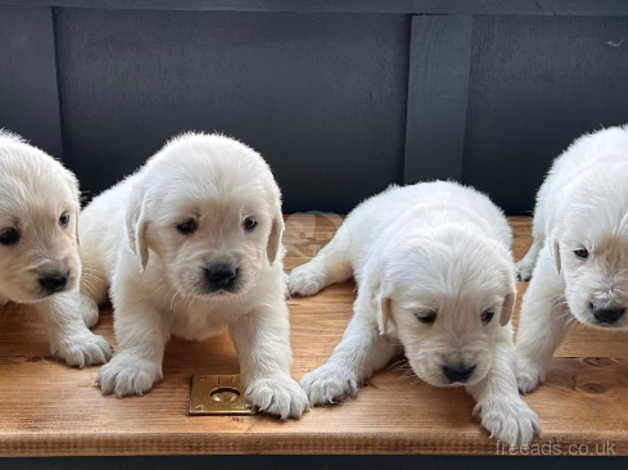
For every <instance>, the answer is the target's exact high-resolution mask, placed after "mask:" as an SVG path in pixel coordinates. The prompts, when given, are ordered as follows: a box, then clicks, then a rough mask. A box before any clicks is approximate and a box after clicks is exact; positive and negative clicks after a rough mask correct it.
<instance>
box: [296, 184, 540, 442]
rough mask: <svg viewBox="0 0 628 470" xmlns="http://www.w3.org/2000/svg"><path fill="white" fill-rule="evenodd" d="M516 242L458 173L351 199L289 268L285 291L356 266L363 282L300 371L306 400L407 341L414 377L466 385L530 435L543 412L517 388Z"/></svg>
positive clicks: (493, 424) (515, 433)
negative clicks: (319, 240)
mask: <svg viewBox="0 0 628 470" xmlns="http://www.w3.org/2000/svg"><path fill="white" fill-rule="evenodd" d="M510 245H511V231H510V227H509V226H508V223H507V221H506V218H505V217H504V215H503V214H502V212H501V211H500V210H499V209H498V208H497V207H496V206H495V205H494V204H493V203H492V202H491V201H490V200H489V198H488V197H486V196H484V195H483V194H480V193H479V192H477V191H475V190H473V189H471V188H467V187H464V186H461V185H458V184H456V183H452V182H433V183H419V184H416V185H413V186H405V187H396V186H393V187H391V188H389V189H387V190H386V191H384V192H382V193H380V194H378V195H376V196H374V197H372V198H370V199H368V200H366V201H365V202H363V203H362V204H360V205H359V206H358V207H356V208H355V209H354V210H353V211H352V212H351V213H350V214H349V215H348V216H347V218H346V220H345V222H344V224H343V225H342V226H341V227H340V228H339V230H338V232H337V233H336V235H335V236H334V238H333V239H332V240H331V242H329V244H327V245H326V246H325V247H324V248H323V249H322V250H321V251H320V252H319V253H318V254H317V255H316V257H314V258H313V259H312V260H311V261H309V262H308V263H306V264H305V265H302V266H299V267H297V268H295V269H294V270H293V271H292V273H291V274H290V278H289V288H290V292H291V293H292V294H300V295H312V294H315V293H316V292H318V291H319V290H320V289H322V288H324V287H325V286H327V285H329V284H332V283H336V282H342V281H344V280H345V279H347V278H349V277H350V276H351V275H352V274H353V275H354V277H355V279H356V283H357V285H358V295H357V299H356V301H355V304H354V313H353V318H352V319H351V322H350V323H349V326H348V327H347V330H346V331H345V333H344V336H343V338H342V340H341V341H340V343H339V344H338V345H337V346H336V348H335V350H334V352H333V353H332V355H331V357H330V358H329V360H328V362H327V363H326V364H324V365H323V366H322V367H320V368H318V369H316V370H314V371H312V372H309V373H308V374H306V375H305V376H304V377H303V379H302V381H301V385H302V386H303V388H304V389H305V391H306V392H307V394H308V396H309V399H310V402H311V404H313V405H320V404H330V403H334V402H336V401H338V400H340V399H341V398H343V397H344V396H346V395H353V394H355V393H357V390H358V387H359V385H360V384H361V383H363V382H365V381H366V380H367V379H368V378H369V377H371V375H372V374H373V373H374V372H375V371H376V370H378V369H380V368H382V367H384V366H385V365H386V364H387V363H388V362H389V361H390V360H391V359H392V358H393V357H394V356H395V355H397V354H399V353H400V352H401V351H400V349H401V348H400V347H399V343H400V345H401V346H402V349H403V351H404V352H405V356H406V357H407V358H408V361H409V364H410V366H411V368H412V370H413V371H414V372H415V373H416V375H417V376H418V377H419V378H421V379H422V380H424V381H425V382H427V383H429V384H431V385H435V386H441V387H446V386H461V385H462V386H465V387H466V390H467V391H468V392H469V393H470V394H471V395H472V396H473V397H474V398H475V400H476V402H477V404H476V407H475V409H474V412H476V413H479V415H480V417H481V422H482V425H483V426H484V427H485V428H486V429H487V430H488V431H489V432H490V433H491V435H492V436H493V437H495V438H497V439H500V440H502V441H505V442H509V443H512V444H527V443H528V442H529V441H530V440H531V439H532V438H533V436H534V434H535V433H536V432H538V431H539V423H538V417H537V415H536V414H535V413H534V412H533V411H532V410H531V409H530V408H529V407H528V405H527V404H526V403H525V402H524V401H523V400H522V399H521V397H520V396H519V392H518V390H517V382H516V377H515V357H514V346H513V341H512V328H511V325H510V317H511V314H512V310H513V306H514V302H515V296H516V291H515V277H514V264H513V261H512V255H511V253H510Z"/></svg>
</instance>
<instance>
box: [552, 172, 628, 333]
mask: <svg viewBox="0 0 628 470" xmlns="http://www.w3.org/2000/svg"><path fill="white" fill-rule="evenodd" d="M595 170H596V172H595V173H593V174H590V175H583V177H581V178H579V179H578V180H576V181H574V182H573V183H572V184H570V185H568V186H567V188H565V194H566V195H568V196H567V197H565V201H564V203H563V204H562V205H561V206H560V207H559V210H558V211H557V213H558V216H557V217H558V220H557V224H556V225H555V229H554V231H553V233H552V234H550V239H549V243H550V245H549V247H550V250H551V251H552V254H553V256H554V261H555V265H556V269H557V270H558V272H559V273H561V274H562V276H563V279H564V282H565V299H566V301H567V304H568V306H569V310H570V311H571V313H572V315H573V316H574V317H575V318H576V319H577V320H579V321H580V322H582V323H585V324H588V325H591V326H597V327H606V328H618V329H624V330H625V329H628V317H627V315H626V314H625V311H626V308H628V190H627V189H626V180H627V179H628V165H623V164H622V165H615V164H611V165H609V166H607V167H605V168H596V169H595Z"/></svg>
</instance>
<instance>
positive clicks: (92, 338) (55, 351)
mask: <svg viewBox="0 0 628 470" xmlns="http://www.w3.org/2000/svg"><path fill="white" fill-rule="evenodd" d="M50 353H51V354H52V355H53V356H55V357H58V358H61V359H63V360H64V361H65V362H66V364H68V365H70V366H73V367H80V368H83V367H85V366H91V365H96V364H104V363H105V362H107V361H108V360H109V359H110V358H111V355H112V354H113V350H112V349H111V346H110V345H109V343H108V342H107V340H106V339H105V338H103V337H102V336H98V335H95V334H94V333H92V332H91V331H89V330H87V329H85V331H81V332H79V333H75V334H72V335H70V336H67V337H64V338H60V339H58V340H52V341H51V342H50Z"/></svg>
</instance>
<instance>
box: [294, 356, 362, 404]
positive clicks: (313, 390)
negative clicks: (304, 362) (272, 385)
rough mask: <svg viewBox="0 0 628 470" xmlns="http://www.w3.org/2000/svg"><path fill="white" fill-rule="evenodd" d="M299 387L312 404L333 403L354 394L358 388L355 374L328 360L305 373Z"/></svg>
mask: <svg viewBox="0 0 628 470" xmlns="http://www.w3.org/2000/svg"><path fill="white" fill-rule="evenodd" d="M301 387H303V390H305V393H307V396H308V398H309V400H310V403H311V404H312V405H313V406H316V405H333V404H334V403H338V402H340V401H342V400H343V399H344V398H346V397H347V396H354V395H355V394H356V393H358V388H359V387H358V381H357V379H356V377H355V374H353V373H352V372H351V371H349V370H347V369H346V368H344V367H340V366H337V365H335V364H332V363H329V362H328V363H327V364H325V365H323V366H321V367H319V368H318V369H315V370H313V371H311V372H308V373H307V374H305V375H304V376H303V378H302V379H301Z"/></svg>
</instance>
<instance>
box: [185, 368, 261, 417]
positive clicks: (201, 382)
mask: <svg viewBox="0 0 628 470" xmlns="http://www.w3.org/2000/svg"><path fill="white" fill-rule="evenodd" d="M189 414H190V415H193V416H194V415H252V414H255V410H254V409H253V407H252V406H251V405H249V404H248V403H247V402H246V400H245V399H244V393H243V391H242V388H241V385H240V376H239V375H237V374H234V375H195V376H194V377H192V387H191V389H190V410H189Z"/></svg>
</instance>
